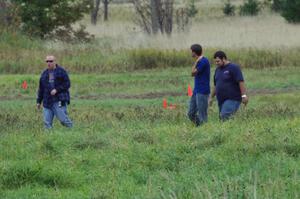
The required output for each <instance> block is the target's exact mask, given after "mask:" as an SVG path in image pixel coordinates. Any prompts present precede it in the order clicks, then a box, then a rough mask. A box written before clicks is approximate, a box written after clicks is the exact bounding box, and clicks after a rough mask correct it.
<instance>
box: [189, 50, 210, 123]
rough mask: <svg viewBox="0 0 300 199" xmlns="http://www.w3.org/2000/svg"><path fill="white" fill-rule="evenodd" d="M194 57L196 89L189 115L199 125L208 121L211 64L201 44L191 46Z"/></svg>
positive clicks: (193, 69) (193, 72) (193, 70)
mask: <svg viewBox="0 0 300 199" xmlns="http://www.w3.org/2000/svg"><path fill="white" fill-rule="evenodd" d="M191 51H192V57H194V58H195V59H196V62H195V65H194V66H193V68H192V76H193V77H194V82H195V83H194V90H193V95H192V97H191V100H190V105H189V110H188V117H189V119H190V120H191V121H192V122H194V123H195V124H196V126H199V125H201V124H203V123H204V122H207V109H208V97H209V93H210V86H209V82H210V64H209V61H208V59H207V58H206V57H204V56H203V55H202V47H201V46H200V45H199V44H194V45H192V46H191Z"/></svg>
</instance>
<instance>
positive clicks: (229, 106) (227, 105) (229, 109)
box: [219, 100, 241, 121]
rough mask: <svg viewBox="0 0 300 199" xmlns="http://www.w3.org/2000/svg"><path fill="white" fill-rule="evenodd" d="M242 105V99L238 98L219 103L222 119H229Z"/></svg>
mask: <svg viewBox="0 0 300 199" xmlns="http://www.w3.org/2000/svg"><path fill="white" fill-rule="evenodd" d="M240 105H241V102H240V101H236V100H226V101H224V102H223V103H222V104H219V112H220V119H221V120H222V121H225V120H228V119H229V118H230V117H231V116H232V115H233V114H234V113H235V112H237V110H238V109H239V107H240Z"/></svg>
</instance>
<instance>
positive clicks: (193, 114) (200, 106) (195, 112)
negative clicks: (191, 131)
mask: <svg viewBox="0 0 300 199" xmlns="http://www.w3.org/2000/svg"><path fill="white" fill-rule="evenodd" d="M208 96H209V95H203V94H200V93H197V94H193V96H192V98H191V100H190V106H189V111H188V117H189V119H190V120H191V121H192V122H194V123H195V124H196V126H199V125H201V124H202V123H204V122H207V109H208Z"/></svg>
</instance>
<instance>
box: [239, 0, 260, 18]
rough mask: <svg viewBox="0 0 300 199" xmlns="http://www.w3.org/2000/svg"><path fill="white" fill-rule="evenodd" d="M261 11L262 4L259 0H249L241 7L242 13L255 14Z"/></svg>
mask: <svg viewBox="0 0 300 199" xmlns="http://www.w3.org/2000/svg"><path fill="white" fill-rule="evenodd" d="M259 11H260V5H259V2H258V1H257V0H247V1H246V2H244V4H243V5H242V6H241V7H240V15H246V16H255V15H257V14H258V13H259Z"/></svg>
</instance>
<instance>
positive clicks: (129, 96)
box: [0, 87, 300, 101]
mask: <svg viewBox="0 0 300 199" xmlns="http://www.w3.org/2000/svg"><path fill="white" fill-rule="evenodd" d="M297 91H300V89H299V88H298V87H289V88H282V89H248V92H247V93H248V95H249V96H255V95H274V94H280V93H292V92H297ZM167 96H171V97H179V96H187V93H183V92H170V91H168V92H149V93H142V94H126V93H113V94H99V95H82V96H75V97H73V99H88V100H103V99H155V98H162V97H167ZM9 100H35V98H34V97H30V96H22V95H19V96H0V101H9Z"/></svg>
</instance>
